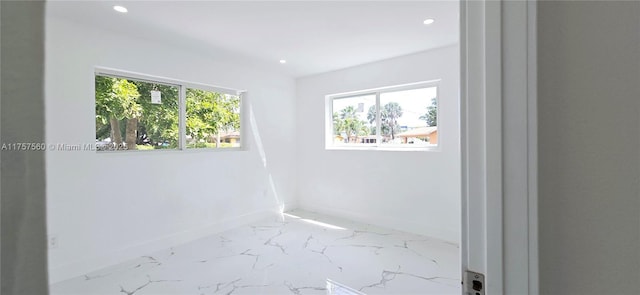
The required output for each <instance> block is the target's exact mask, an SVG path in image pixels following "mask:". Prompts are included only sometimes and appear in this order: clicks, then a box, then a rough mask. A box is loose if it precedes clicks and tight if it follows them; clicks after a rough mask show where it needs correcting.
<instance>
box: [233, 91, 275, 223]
mask: <svg viewBox="0 0 640 295" xmlns="http://www.w3.org/2000/svg"><path fill="white" fill-rule="evenodd" d="M241 95H242V98H243V99H245V101H246V98H247V93H246V92H245V93H242V94H241ZM249 124H250V126H251V133H252V134H253V139H254V141H255V143H256V148H257V149H258V153H259V154H260V158H261V159H262V165H263V166H264V169H265V171H266V172H267V175H268V177H269V187H270V188H271V193H272V194H273V198H274V200H275V202H276V205H278V210H279V211H278V212H279V213H280V214H282V213H283V212H284V202H283V201H282V200H280V198H279V197H278V191H277V189H276V185H275V183H274V182H273V176H271V173H270V172H269V168H268V167H267V154H266V153H265V151H264V145H263V144H262V139H261V138H260V131H258V124H257V123H256V117H255V114H254V113H253V106H252V105H251V104H249Z"/></svg>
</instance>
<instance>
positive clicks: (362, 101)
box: [326, 82, 438, 149]
mask: <svg viewBox="0 0 640 295" xmlns="http://www.w3.org/2000/svg"><path fill="white" fill-rule="evenodd" d="M327 102H328V105H327V109H328V110H329V112H328V116H327V119H328V120H327V121H328V124H327V130H326V133H327V148H362V147H364V148H399V149H402V148H420V149H429V148H433V147H437V145H438V86H437V84H436V83H435V82H424V83H418V84H411V85H404V86H397V87H386V88H381V89H376V90H371V91H359V92H354V93H348V94H339V95H329V96H328V97H327Z"/></svg>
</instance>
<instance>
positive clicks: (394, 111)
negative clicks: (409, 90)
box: [380, 102, 403, 139]
mask: <svg viewBox="0 0 640 295" xmlns="http://www.w3.org/2000/svg"><path fill="white" fill-rule="evenodd" d="M402 114H403V111H402V107H401V106H400V104H399V103H397V102H390V103H388V104H385V105H384V107H383V108H382V111H381V112H380V119H381V121H382V122H383V123H382V126H383V127H384V126H385V125H386V127H387V128H388V130H387V132H389V133H391V139H395V138H396V137H395V133H396V132H397V131H399V129H400V126H399V125H398V118H400V117H402Z"/></svg>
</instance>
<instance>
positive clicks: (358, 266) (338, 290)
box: [51, 211, 461, 295]
mask: <svg viewBox="0 0 640 295" xmlns="http://www.w3.org/2000/svg"><path fill="white" fill-rule="evenodd" d="M459 277H460V259H459V248H458V246H457V245H455V244H452V243H448V242H444V241H441V240H437V239H433V238H429V237H424V236H419V235H414V234H408V233H404V232H400V231H395V230H389V229H383V228H379V227H375V226H371V225H365V224H360V223H355V222H350V221H346V220H341V219H338V218H332V217H328V216H324V215H319V214H315V213H309V212H303V211H293V212H289V213H288V214H285V215H284V216H282V217H280V216H277V217H274V218H272V219H269V220H264V221H262V222H257V223H254V224H251V225H247V226H243V227H239V228H236V229H233V230H230V231H227V232H224V233H221V234H218V235H213V236H210V237H207V238H204V239H200V240H197V241H194V242H191V243H188V244H184V245H179V246H176V247H173V248H171V249H167V250H165V251H160V252H157V253H150V254H149V255H148V256H142V257H139V258H137V259H134V260H131V261H127V262H124V263H121V264H119V265H115V266H112V267H108V268H105V269H102V270H98V271H95V272H92V273H89V274H86V275H84V276H81V277H77V278H73V279H69V280H66V281H63V282H60V283H56V284H54V285H52V286H51V294H53V295H70V294H74V295H75V294H82V295H93V294H127V295H134V294H135V295H145V294H146V295H149V294H158V295H160V294H180V295H188V294H194V295H208V294H283V295H288V294H294V295H295V294H335V295H353V294H398V295H402V294H456V295H458V294H460V292H461V291H460V280H459Z"/></svg>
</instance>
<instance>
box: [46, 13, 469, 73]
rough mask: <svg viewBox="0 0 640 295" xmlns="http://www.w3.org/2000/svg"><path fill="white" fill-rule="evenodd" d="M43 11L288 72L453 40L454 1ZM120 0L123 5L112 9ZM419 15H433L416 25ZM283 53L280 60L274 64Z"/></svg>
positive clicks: (455, 33) (318, 69)
mask: <svg viewBox="0 0 640 295" xmlns="http://www.w3.org/2000/svg"><path fill="white" fill-rule="evenodd" d="M48 3H49V4H48V7H47V13H48V15H49V16H54V17H59V18H65V19H69V20H72V21H75V22H80V23H83V24H90V25H95V26H100V27H107V28H110V29H113V30H118V31H123V32H128V33H131V34H137V35H141V34H143V35H145V36H146V37H149V38H154V39H164V40H163V41H169V42H174V43H175V42H184V43H188V44H190V45H191V46H193V44H198V46H200V47H202V48H200V49H202V50H208V49H211V50H224V51H227V52H234V53H235V54H236V55H238V56H241V57H244V58H248V59H251V60H253V61H255V62H258V63H261V64H266V65H268V66H272V67H277V68H278V70H279V71H283V72H285V73H287V74H290V75H292V76H295V77H300V76H306V75H312V74H317V73H322V72H328V71H333V70H337V69H342V68H347V67H351V66H355V65H360V64H365V63H369V62H373V61H378V60H383V59H388V58H392V57H397V56H402V55H406V54H411V53H415V52H420V51H424V50H428V49H432V48H437V47H442V46H447V45H451V44H455V43H457V42H458V27H459V25H458V18H459V12H458V1H455V0H453V1H409V2H403V1H376V2H369V1H350V2H346V1H341V2H337V1H289V2H274V1H260V2H249V1H188V2H187V1H119V2H106V1H85V2H77V1H76V2H73V1H49V2H48ZM115 4H119V5H123V6H125V7H127V8H128V10H129V12H128V13H126V14H121V13H118V12H116V11H114V10H113V9H112V6H113V5H115ZM427 18H434V19H435V20H436V21H435V23H433V24H431V25H428V26H427V25H424V24H423V21H424V20H425V19H427ZM280 59H286V60H287V64H285V65H281V64H279V60H280Z"/></svg>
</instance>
